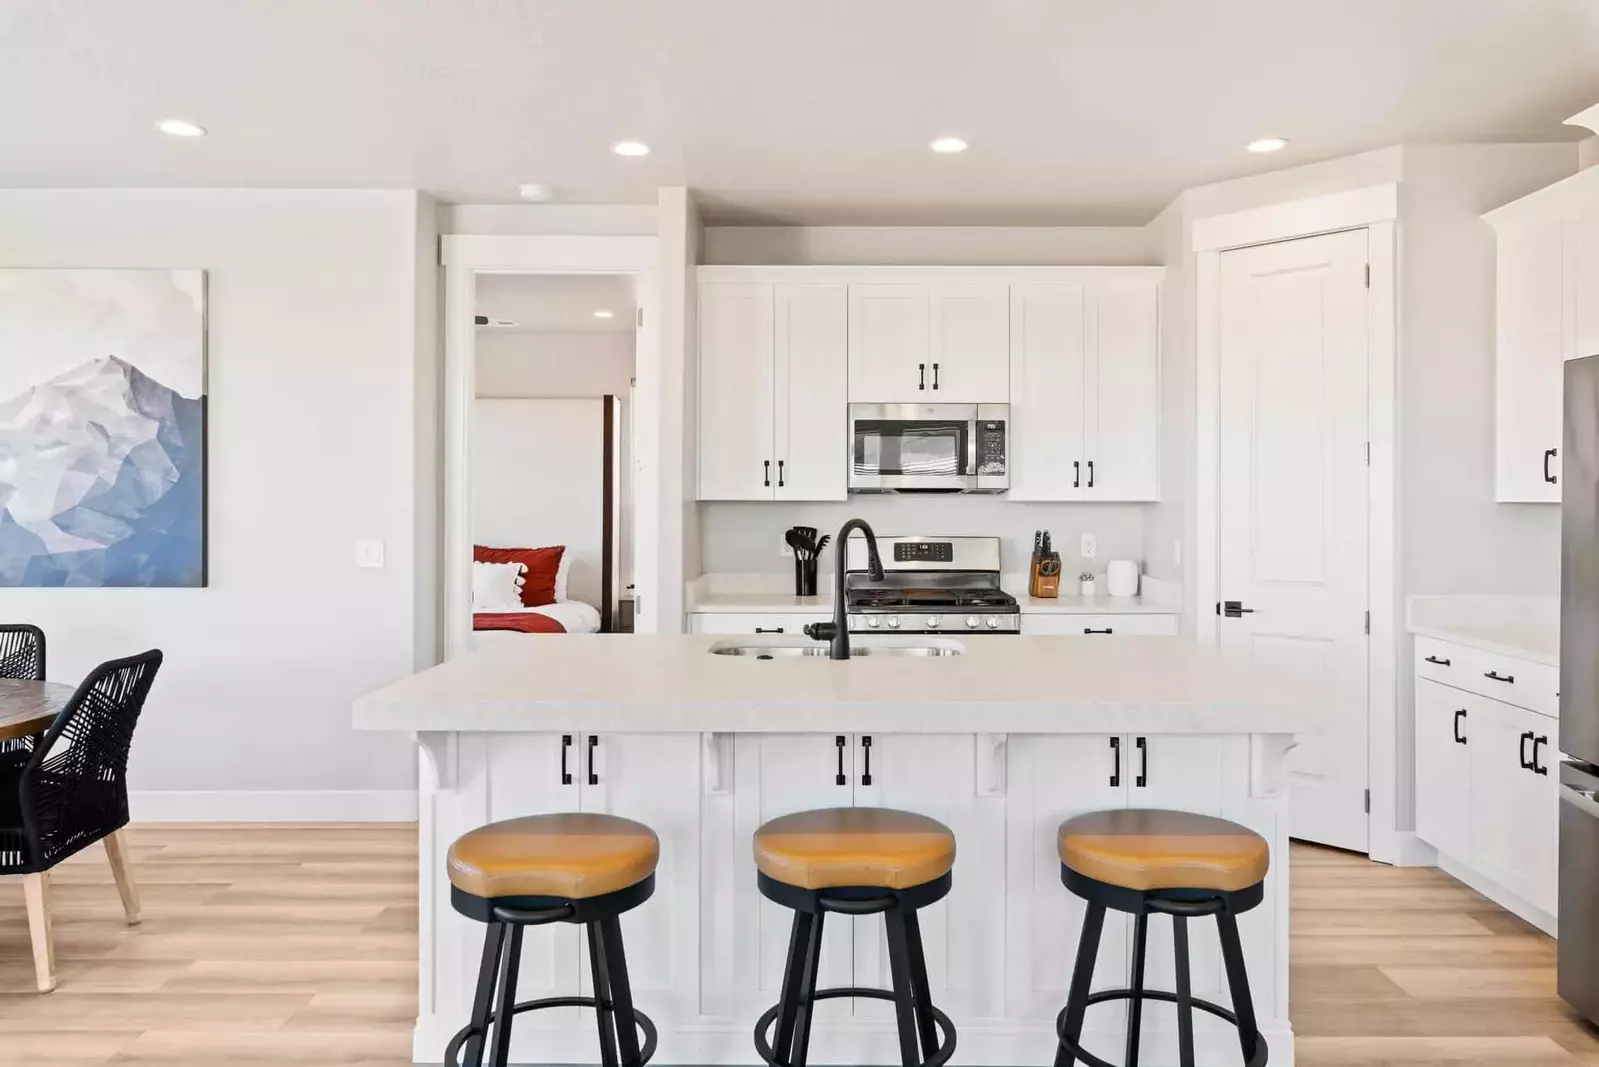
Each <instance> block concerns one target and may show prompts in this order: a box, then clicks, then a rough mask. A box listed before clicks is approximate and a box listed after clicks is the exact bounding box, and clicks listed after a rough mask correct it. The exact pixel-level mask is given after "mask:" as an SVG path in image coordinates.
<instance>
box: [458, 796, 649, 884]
mask: <svg viewBox="0 0 1599 1067" xmlns="http://www.w3.org/2000/svg"><path fill="white" fill-rule="evenodd" d="M660 855H661V843H660V841H659V840H658V839H657V838H656V836H655V831H654V830H651V829H650V828H649V827H648V826H645V825H644V824H643V823H637V822H634V821H633V820H632V819H620V818H617V817H616V816H614V815H593V814H578V813H571V814H562V815H528V816H525V817H523V818H520V819H506V820H505V821H503V822H494V823H489V824H488V825H487V826H480V827H478V828H477V829H476V830H472V831H469V832H468V833H465V834H462V835H461V836H460V837H458V838H456V840H455V844H453V845H451V846H450V856H449V860H448V862H447V864H446V866H447V868H448V870H449V875H450V884H451V885H453V886H454V887H455V888H457V889H459V890H461V891H462V892H463V893H470V894H472V895H473V896H475V897H486V898H490V899H492V898H496V897H559V898H561V899H563V900H584V899H587V898H589V897H598V896H604V895H605V894H606V893H615V892H617V891H618V890H622V889H626V888H628V887H629V886H632V885H637V884H638V883H639V882H642V881H643V880H644V879H645V878H648V877H649V876H650V875H652V874H654V873H655V864H656V862H657V861H658V860H659V859H660Z"/></svg>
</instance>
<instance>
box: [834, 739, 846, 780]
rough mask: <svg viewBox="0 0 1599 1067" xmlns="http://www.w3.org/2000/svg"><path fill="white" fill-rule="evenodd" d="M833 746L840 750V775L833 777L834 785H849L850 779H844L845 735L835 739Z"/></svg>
mask: <svg viewBox="0 0 1599 1067" xmlns="http://www.w3.org/2000/svg"><path fill="white" fill-rule="evenodd" d="M833 745H834V747H836V748H837V749H838V774H836V775H835V776H834V777H833V784H834V785H849V779H848V778H845V777H844V735H843V734H839V735H838V736H837V737H835V738H833Z"/></svg>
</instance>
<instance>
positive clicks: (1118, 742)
mask: <svg viewBox="0 0 1599 1067" xmlns="http://www.w3.org/2000/svg"><path fill="white" fill-rule="evenodd" d="M1110 750H1111V751H1112V752H1114V753H1115V754H1116V768H1115V770H1113V771H1111V772H1110V784H1111V785H1112V786H1118V785H1121V784H1122V739H1121V738H1119V737H1113V738H1111V739H1110Z"/></svg>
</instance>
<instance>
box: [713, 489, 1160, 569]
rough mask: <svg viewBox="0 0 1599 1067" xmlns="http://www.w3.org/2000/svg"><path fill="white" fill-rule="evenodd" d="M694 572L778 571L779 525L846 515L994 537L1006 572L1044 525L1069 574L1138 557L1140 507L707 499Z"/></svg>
mask: <svg viewBox="0 0 1599 1067" xmlns="http://www.w3.org/2000/svg"><path fill="white" fill-rule="evenodd" d="M699 508H700V545H701V560H700V563H701V572H702V573H723V572H729V571H733V572H746V573H769V572H780V571H783V570H784V569H785V568H787V567H790V566H792V563H791V561H790V560H788V559H786V558H785V557H784V556H783V555H782V554H781V552H782V547H783V531H785V530H787V529H788V528H789V527H790V526H801V525H803V526H814V527H816V528H817V529H818V530H820V531H822V532H823V533H831V534H835V535H836V533H837V531H838V528H839V527H840V526H842V525H843V524H844V522H845V520H847V519H851V518H862V519H865V520H866V521H867V522H869V523H871V525H872V529H873V530H874V531H876V532H877V533H878V534H881V535H884V536H888V535H905V534H926V535H929V536H934V537H936V536H940V535H945V536H951V537H972V536H987V537H999V538H1000V539H1001V542H1002V543H1001V546H1000V566H1001V569H1002V570H1004V571H1005V572H1006V573H1013V572H1019V571H1024V570H1026V569H1027V561H1028V559H1029V558H1030V557H1031V556H1032V553H1033V531H1034V530H1038V529H1047V530H1049V531H1050V533H1051V534H1053V535H1054V538H1055V551H1057V552H1059V553H1060V557H1061V563H1062V565H1063V566H1064V568H1065V571H1066V573H1067V574H1068V575H1070V576H1071V577H1073V578H1075V577H1076V576H1077V574H1079V573H1080V572H1081V571H1083V570H1091V571H1093V572H1094V573H1095V574H1101V575H1102V574H1104V573H1105V565H1106V564H1107V563H1108V562H1109V561H1111V560H1113V559H1131V560H1139V561H1140V562H1142V560H1141V549H1142V545H1143V536H1144V509H1145V506H1144V505H1140V504H1024V503H1013V502H1011V501H1009V500H1007V499H1005V497H1003V496H984V495H981V494H960V495H942V496H933V495H908V494H906V495H871V494H867V495H861V496H854V497H851V498H850V499H849V500H847V501H844V502H843V503H828V504H782V503H708V504H700V505H699ZM1085 533H1088V534H1093V535H1094V538H1095V540H1096V541H1097V542H1098V544H1097V545H1096V553H1095V556H1094V558H1093V559H1092V560H1084V559H1082V558H1081V557H1080V556H1079V555H1078V548H1079V547H1080V537H1081V535H1082V534H1085ZM832 548H833V546H832V545H829V546H828V550H827V551H826V552H825V553H823V558H822V566H821V570H822V572H823V573H830V572H831V570H832V557H833V552H832Z"/></svg>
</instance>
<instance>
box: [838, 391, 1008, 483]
mask: <svg viewBox="0 0 1599 1067" xmlns="http://www.w3.org/2000/svg"><path fill="white" fill-rule="evenodd" d="M849 415H850V420H849V421H850V437H851V440H850V456H851V458H850V474H849V487H850V491H851V492H857V493H892V492H924V493H970V492H974V491H976V490H977V489H978V488H979V479H978V468H979V463H978V458H979V457H978V446H979V437H980V434H979V428H978V422H977V420H978V408H977V405H976V404H851V405H850V407H849Z"/></svg>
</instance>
